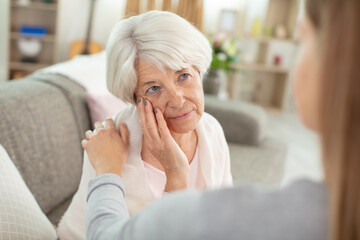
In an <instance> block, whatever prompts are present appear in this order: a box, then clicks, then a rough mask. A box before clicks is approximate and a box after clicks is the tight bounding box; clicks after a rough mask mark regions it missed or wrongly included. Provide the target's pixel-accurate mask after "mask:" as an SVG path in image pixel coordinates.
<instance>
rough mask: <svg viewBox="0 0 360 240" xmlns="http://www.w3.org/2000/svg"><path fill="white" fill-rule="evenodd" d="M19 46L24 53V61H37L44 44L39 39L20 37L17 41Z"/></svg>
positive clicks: (22, 53)
mask: <svg viewBox="0 0 360 240" xmlns="http://www.w3.org/2000/svg"><path fill="white" fill-rule="evenodd" d="M17 46H18V49H19V51H20V53H21V55H22V58H21V61H22V62H32V63H36V62H37V60H36V57H37V56H38V55H39V54H40V52H41V49H42V44H41V42H40V40H39V39H35V38H20V39H19V40H18V41H17Z"/></svg>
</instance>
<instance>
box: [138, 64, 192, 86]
mask: <svg viewBox="0 0 360 240" xmlns="http://www.w3.org/2000/svg"><path fill="white" fill-rule="evenodd" d="M186 69H189V68H183V69H180V70H178V71H176V72H175V74H179V73H182V72H184V71H186ZM154 83H157V81H147V82H144V83H142V84H141V85H140V88H143V87H145V86H146V85H151V84H154Z"/></svg>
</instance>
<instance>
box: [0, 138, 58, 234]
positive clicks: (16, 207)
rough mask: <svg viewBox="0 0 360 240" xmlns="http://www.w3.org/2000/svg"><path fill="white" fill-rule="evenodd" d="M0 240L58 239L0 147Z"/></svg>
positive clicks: (4, 151)
mask: <svg viewBox="0 0 360 240" xmlns="http://www.w3.org/2000/svg"><path fill="white" fill-rule="evenodd" d="M0 239H4V240H5V239H57V234H56V231H55V228H54V227H53V225H52V224H51V223H50V221H49V220H48V219H47V217H46V216H45V214H44V213H43V212H42V211H41V209H40V206H39V205H38V203H37V202H36V200H35V198H34V196H33V195H32V193H31V192H30V190H29V188H28V187H27V186H26V184H25V182H24V180H23V179H22V177H21V175H20V173H19V172H18V170H17V168H16V167H15V165H14V163H13V162H12V161H11V159H10V157H9V155H8V154H7V152H6V150H5V149H4V148H3V146H1V145H0Z"/></svg>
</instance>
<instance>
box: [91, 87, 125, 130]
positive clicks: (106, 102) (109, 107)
mask: <svg viewBox="0 0 360 240" xmlns="http://www.w3.org/2000/svg"><path fill="white" fill-rule="evenodd" d="M86 100H87V103H88V106H89V110H90V117H91V122H92V126H94V123H95V122H97V121H100V122H102V121H104V120H105V119H106V118H108V117H112V116H114V115H115V114H116V113H118V112H120V111H121V110H122V109H123V108H124V107H126V106H128V104H127V103H124V102H123V101H121V100H120V99H118V98H117V97H115V96H114V95H111V94H110V93H109V94H95V93H89V92H87V93H86Z"/></svg>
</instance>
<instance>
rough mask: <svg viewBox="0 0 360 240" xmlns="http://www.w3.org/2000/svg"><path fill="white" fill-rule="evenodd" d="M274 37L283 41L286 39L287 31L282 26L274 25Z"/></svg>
mask: <svg viewBox="0 0 360 240" xmlns="http://www.w3.org/2000/svg"><path fill="white" fill-rule="evenodd" d="M275 36H276V37H277V38H280V39H285V38H286V37H287V31H286V28H285V26H284V25H283V24H278V25H276V27H275Z"/></svg>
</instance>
